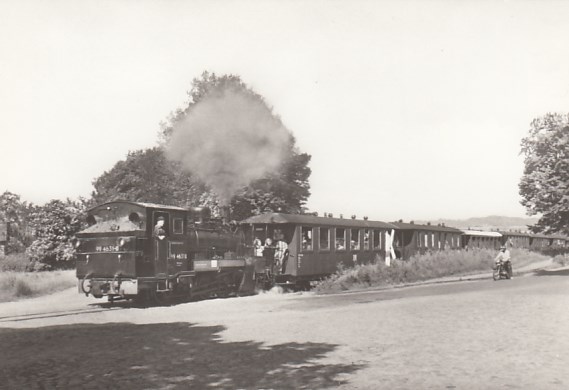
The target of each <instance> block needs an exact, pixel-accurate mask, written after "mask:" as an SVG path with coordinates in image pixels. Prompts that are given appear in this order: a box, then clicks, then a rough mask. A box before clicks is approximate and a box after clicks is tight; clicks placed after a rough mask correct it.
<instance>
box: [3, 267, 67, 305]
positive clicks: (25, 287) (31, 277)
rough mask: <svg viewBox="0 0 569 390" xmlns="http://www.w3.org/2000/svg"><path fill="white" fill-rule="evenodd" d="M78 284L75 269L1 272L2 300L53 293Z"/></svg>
mask: <svg viewBox="0 0 569 390" xmlns="http://www.w3.org/2000/svg"><path fill="white" fill-rule="evenodd" d="M75 285H76V279H75V271H73V270H68V271H45V272H15V271H7V272H2V273H0V302H7V301H14V300H17V299H22V298H30V297H35V296H39V295H47V294H52V293H54V292H57V291H61V290H65V289H67V288H70V287H73V286H75Z"/></svg>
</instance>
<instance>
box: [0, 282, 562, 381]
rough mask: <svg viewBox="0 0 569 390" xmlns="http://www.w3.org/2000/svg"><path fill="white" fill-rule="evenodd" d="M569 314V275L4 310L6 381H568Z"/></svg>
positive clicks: (1, 365)
mask: <svg viewBox="0 0 569 390" xmlns="http://www.w3.org/2000/svg"><path fill="white" fill-rule="evenodd" d="M71 293H73V292H71ZM73 302H75V303H74V305H76V302H77V301H76V300H74V301H73ZM89 302H91V301H89ZM2 308H3V306H2V305H0V311H1V310H2ZM568 325H569V277H567V276H542V277H539V276H532V277H520V278H515V279H514V280H511V281H499V282H494V281H492V280H483V281H474V282H461V283H446V284H438V285H430V286H417V287H411V288H403V289H392V290H383V291H372V292H362V293H350V294H342V295H331V296H314V295H312V294H289V295H274V294H266V295H263V296H255V297H246V298H236V299H224V300H211V301H203V302H195V303H189V304H182V305H177V306H173V307H166V308H148V309H127V310H117V311H113V312H102V313H101V312H99V313H90V314H84V315H83V314H82V315H78V316H72V317H57V318H51V319H47V320H46V319H42V320H34V321H27V322H24V323H18V324H12V325H10V324H9V325H6V324H2V326H3V327H6V326H10V327H16V326H17V327H21V328H12V329H10V328H5V329H0V345H1V346H2V348H1V351H2V354H3V356H2V359H1V361H0V386H4V387H6V388H14V389H20V388H38V389H40V388H79V387H81V388H93V389H97V388H108V387H113V388H119V389H120V388H125V389H127V388H151V389H178V388H179V389H187V388H192V389H202V388H204V389H205V388H221V389H239V388H242V389H261V388H263V389H271V388H272V389H300V388H304V389H319V388H339V389H447V388H448V389H452V388H457V389H566V388H569V354H568V352H567V351H569V333H568V331H569V326H568Z"/></svg>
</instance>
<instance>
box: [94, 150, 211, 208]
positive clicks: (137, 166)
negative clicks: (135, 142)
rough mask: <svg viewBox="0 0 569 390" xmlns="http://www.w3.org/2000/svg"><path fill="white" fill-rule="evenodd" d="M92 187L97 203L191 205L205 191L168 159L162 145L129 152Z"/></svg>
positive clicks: (197, 200)
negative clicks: (121, 202) (112, 201)
mask: <svg viewBox="0 0 569 390" xmlns="http://www.w3.org/2000/svg"><path fill="white" fill-rule="evenodd" d="M93 186H94V187H95V191H94V192H93V193H92V199H93V202H94V203H97V204H99V203H104V202H108V201H111V200H119V199H120V200H130V201H135V202H151V203H161V204H168V205H176V206H180V207H188V206H191V205H194V204H196V203H197V202H199V199H200V197H201V196H202V194H203V192H204V191H205V188H204V186H203V184H200V183H196V182H195V180H193V179H192V177H191V175H189V174H187V173H184V172H183V171H182V170H181V169H180V167H179V165H178V164H176V163H173V162H171V161H168V160H167V159H166V157H165V156H164V151H163V149H162V148H161V147H154V148H151V149H144V150H138V151H134V152H130V153H129V154H128V156H127V158H126V160H124V161H119V162H118V163H116V164H115V166H114V167H113V168H112V169H111V170H110V171H108V172H105V173H103V174H102V175H101V176H99V177H98V178H97V179H95V180H94V182H93Z"/></svg>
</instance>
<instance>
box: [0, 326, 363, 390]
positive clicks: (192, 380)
mask: <svg viewBox="0 0 569 390" xmlns="http://www.w3.org/2000/svg"><path fill="white" fill-rule="evenodd" d="M223 330H224V328H223V327H221V326H212V327H203V326H193V325H191V324H188V323H167V324H145V325H136V324H130V323H119V324H98V325H94V324H80V325H65V326H54V327H45V328H35V329H0V345H1V346H2V353H3V356H4V358H3V359H0V384H2V385H1V386H6V387H7V388H13V389H44V388H58V389H60V388H61V389H68V388H85V389H87V388H92V389H98V388H113V389H116V388H119V389H127V388H128V389H143V388H152V389H158V388H160V389H162V388H167V389H178V388H179V389H182V388H183V389H188V388H192V389H203V388H208V387H209V388H216V389H239V388H241V389H259V388H265V389H268V388H274V389H316V388H326V387H336V386H338V385H340V384H342V383H343V382H342V380H341V379H338V375H340V374H349V373H352V372H355V371H357V370H359V369H361V368H363V367H362V366H361V365H353V364H319V363H318V360H319V359H321V358H323V357H324V355H326V354H327V353H328V352H331V351H333V350H334V349H335V348H336V346H335V345H332V344H323V343H304V344H301V343H287V344H280V345H275V346H270V347H266V346H264V345H263V344H261V343H258V342H253V341H247V342H223V341H222V340H221V338H220V337H219V333H220V332H221V331H223Z"/></svg>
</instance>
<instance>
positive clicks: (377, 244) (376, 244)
mask: <svg viewBox="0 0 569 390" xmlns="http://www.w3.org/2000/svg"><path fill="white" fill-rule="evenodd" d="M373 249H381V230H374V231H373Z"/></svg>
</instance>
